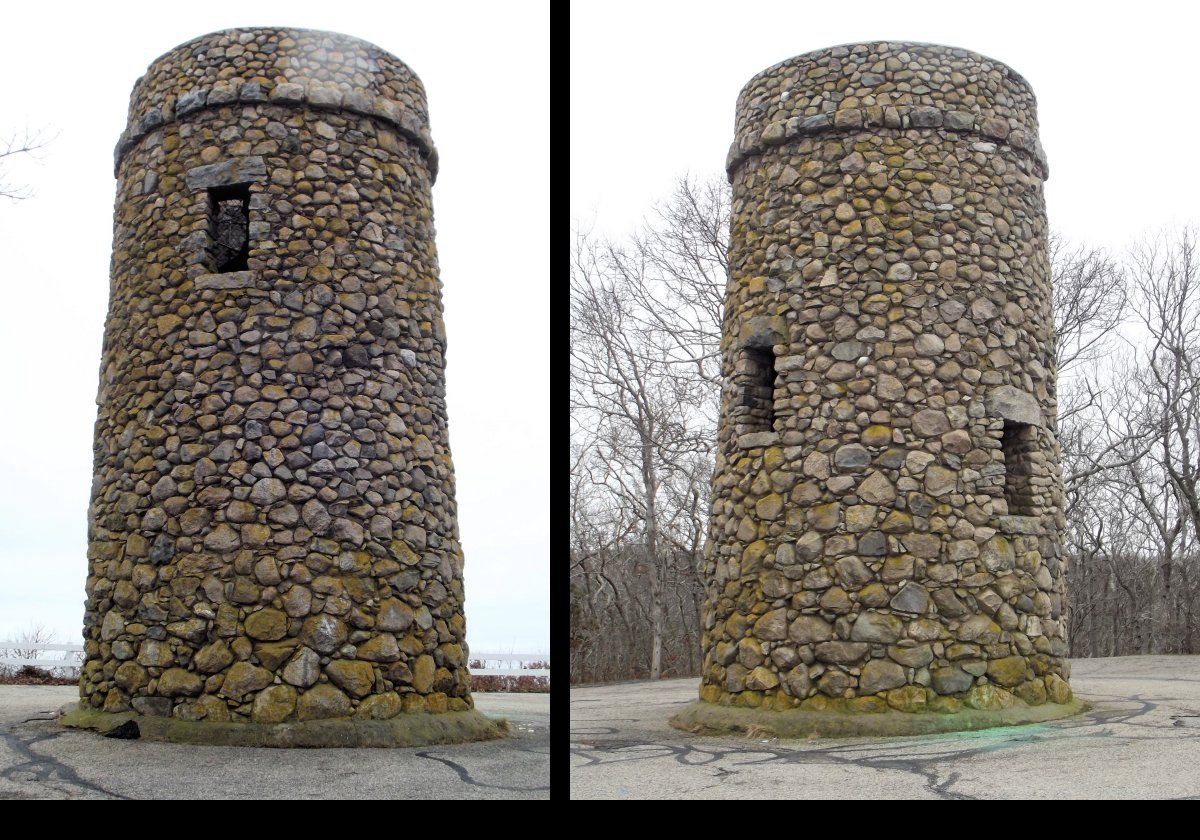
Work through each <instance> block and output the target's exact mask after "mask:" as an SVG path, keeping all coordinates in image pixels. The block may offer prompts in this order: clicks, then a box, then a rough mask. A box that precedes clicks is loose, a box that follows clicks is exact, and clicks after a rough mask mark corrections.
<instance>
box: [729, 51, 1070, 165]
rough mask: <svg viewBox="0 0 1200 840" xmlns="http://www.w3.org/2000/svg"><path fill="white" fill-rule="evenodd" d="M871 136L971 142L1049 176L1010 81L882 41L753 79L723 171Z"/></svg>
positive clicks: (973, 59) (815, 56)
mask: <svg viewBox="0 0 1200 840" xmlns="http://www.w3.org/2000/svg"><path fill="white" fill-rule="evenodd" d="M898 73H900V74H903V76H904V78H903V80H898V79H897V74H898ZM940 82H949V83H950V86H951V88H950V89H949V90H945V89H941V88H939V83H940ZM876 128H889V129H908V128H940V129H944V130H945V131H947V132H962V133H966V134H974V135H977V136H978V138H979V140H981V141H983V142H993V143H1000V144H1003V145H1006V146H1011V147H1013V148H1014V149H1017V150H1020V151H1023V152H1026V153H1027V154H1029V155H1030V156H1031V157H1032V158H1033V160H1034V161H1036V163H1037V165H1038V167H1039V170H1040V174H1041V177H1042V179H1043V180H1045V179H1046V178H1047V177H1049V165H1048V164H1047V162H1046V155H1045V152H1044V151H1043V149H1042V146H1041V141H1040V140H1039V138H1038V132H1037V101H1036V99H1035V98H1034V95H1033V91H1032V89H1031V88H1030V87H1029V83H1028V82H1026V81H1025V79H1024V78H1023V77H1022V76H1021V75H1020V74H1018V73H1017V72H1015V71H1014V70H1012V68H1010V67H1008V66H1006V65H1004V64H1002V63H1000V62H998V61H995V60H994V59H990V58H987V57H986V56H983V55H980V54H979V53H975V52H971V51H969V50H963V49H956V48H953V47H943V46H938V45H936V44H914V43H891V42H883V43H874V44H866V45H845V46H840V47H830V48H828V49H824V50H818V51H816V52H811V53H806V54H805V55H801V56H797V57H796V58H792V59H788V60H787V61H783V62H780V63H779V64H776V65H774V66H773V67H769V68H767V69H766V70H764V71H763V72H761V73H759V74H758V75H756V76H755V77H754V78H753V79H751V80H750V81H749V82H748V83H747V84H746V86H745V87H744V88H742V92H741V94H740V95H739V96H738V104H737V124H736V129H735V140H734V142H733V144H732V145H731V146H730V149H729V155H728V157H727V159H726V163H725V168H726V170H727V171H728V172H729V173H730V174H731V176H732V172H733V170H735V169H736V168H737V167H738V166H740V165H741V163H742V162H743V161H744V160H745V159H746V158H747V157H750V156H752V155H755V154H761V153H762V152H763V151H764V150H765V149H767V148H769V147H771V146H777V145H779V144H781V143H787V142H790V141H792V140H795V139H797V138H799V137H803V136H809V135H815V134H822V133H825V132H833V131H836V132H846V131H869V130H872V129H876Z"/></svg>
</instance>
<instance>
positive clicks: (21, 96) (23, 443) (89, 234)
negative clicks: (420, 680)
mask: <svg viewBox="0 0 1200 840" xmlns="http://www.w3.org/2000/svg"><path fill="white" fill-rule="evenodd" d="M548 21H549V15H548V4H547V3H545V2H539V1H538V0H520V1H519V2H511V3H504V4H499V3H486V2H465V0H456V1H455V2H453V3H430V2H376V3H361V2H348V1H347V0H339V2H332V3H331V2H328V0H323V2H302V1H301V0H292V1H291V2H288V3H284V4H275V3H272V4H266V3H247V2H224V0H206V2H201V3H187V4H178V3H171V2H158V3H120V4H112V3H88V4H84V3H68V4H63V3H44V2H40V3H39V2H35V3H17V4H9V5H7V6H6V7H5V9H4V12H3V25H4V29H5V34H6V37H5V38H4V45H3V48H2V49H0V136H5V135H7V134H8V133H10V132H11V131H12V130H14V129H15V130H21V129H23V128H24V127H26V126H28V127H30V128H35V129H37V128H41V129H44V130H46V131H47V132H48V133H55V132H57V137H56V139H55V140H54V141H53V143H52V144H51V145H50V146H49V147H48V148H47V149H46V150H45V151H44V152H42V153H41V154H40V161H38V162H36V163H33V164H26V163H20V164H15V165H12V166H10V167H9V174H10V176H11V177H12V179H14V180H20V181H23V182H24V183H26V184H27V185H29V186H30V187H32V188H33V189H34V190H35V191H36V194H35V195H34V197H32V198H29V199H27V200H25V201H22V202H19V203H16V204H10V203H8V202H6V201H3V200H0V255H2V260H3V262H2V265H3V269H2V270H0V284H2V288H3V297H2V298H0V640H3V639H5V638H7V637H9V636H10V635H11V634H15V633H17V632H19V631H20V630H22V629H23V628H25V627H27V626H29V625H30V624H33V623H38V624H43V625H45V626H47V627H49V628H52V629H54V630H55V631H57V632H58V634H59V636H60V638H62V639H63V640H75V639H77V638H78V637H79V636H80V630H81V627H82V621H83V600H84V590H83V587H84V580H85V578H86V575H87V560H86V547H87V546H86V541H87V504H88V493H89V487H90V484H91V478H92V425H93V423H94V421H95V418H96V406H95V397H96V386H97V382H98V379H97V377H98V374H99V366H100V342H101V335H102V332H103V326H104V317H105V312H106V309H107V302H108V268H109V250H110V247H111V243H112V208H113V201H114V196H115V183H116V182H115V180H114V179H113V167H112V150H113V145H114V144H115V143H116V140H117V137H118V136H119V135H120V133H121V130H122V128H123V127H124V123H125V115H126V109H127V107H128V104H129V93H130V90H131V89H132V87H133V83H134V81H136V79H137V78H138V77H139V76H140V75H141V74H142V73H143V72H144V71H145V69H146V66H147V65H148V64H149V63H150V62H151V61H152V60H154V59H155V58H156V57H158V56H159V55H161V54H162V53H163V52H166V51H167V50H169V49H170V48H172V47H174V46H176V45H177V44H180V43H182V42H184V41H187V40H189V39H191V38H193V37H196V36H198V35H203V34H205V33H207V32H211V31H214V30H219V29H226V28H231V27H239V26H294V27H302V28H309V29H325V30H333V31H336V32H343V33H346V34H348V35H354V36H357V37H360V38H364V39H366V40H368V41H371V42H372V43H375V44H377V45H378V46H380V47H382V48H383V49H385V50H387V51H389V52H391V53H393V54H394V55H396V56H398V57H399V58H400V59H401V60H402V61H404V62H405V63H406V64H408V65H409V66H410V67H412V68H413V69H414V70H415V71H416V73H417V74H418V75H419V76H420V77H421V79H422V81H423V82H424V84H425V89H426V92H427V94H428V97H429V111H430V121H431V130H432V133H433V139H434V143H435V144H436V145H437V147H438V152H439V155H440V157H441V169H440V172H439V175H438V179H437V183H436V184H435V185H434V188H433V204H434V218H435V224H436V228H437V246H438V253H439V262H440V265H441V278H442V282H443V284H444V303H445V320H446V331H447V335H448V340H449V345H448V352H447V365H448V370H447V401H448V403H449V419H450V445H451V452H452V454H453V457H454V466H455V472H456V477H457V488H458V493H457V496H458V506H459V527H460V531H461V537H462V543H463V550H464V553H465V556H466V573H465V576H466V595H467V605H466V609H467V636H468V641H469V642H470V644H471V646H472V648H474V649H475V650H476V651H482V650H484V649H485V648H487V649H496V648H500V649H502V650H503V651H516V652H531V653H532V652H543V651H548V650H549V613H550V606H549V588H550V587H549V513H548V510H549V492H548V485H549V482H548V477H549V423H548V419H549V404H550V403H549V376H548V374H549V318H548V310H549V306H548V302H549V266H548V261H547V259H546V255H547V253H548V251H549V233H548V229H549V154H550V151H549V23H548Z"/></svg>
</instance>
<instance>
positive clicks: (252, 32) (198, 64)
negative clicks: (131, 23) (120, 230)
mask: <svg viewBox="0 0 1200 840" xmlns="http://www.w3.org/2000/svg"><path fill="white" fill-rule="evenodd" d="M234 62H236V63H234ZM231 68H236V69H237V70H239V71H240V72H239V73H237V74H236V75H230V72H229V71H230V69H231ZM262 102H270V103H271V104H274V105H283V106H293V107H297V108H304V107H308V108H313V109H327V110H340V111H345V112H347V113H352V114H359V115H362V116H365V117H371V118H373V119H376V120H380V121H381V122H383V123H384V124H386V125H388V126H390V127H391V128H392V129H394V130H395V131H396V132H397V133H399V134H400V135H401V136H403V137H404V138H405V139H406V140H408V141H409V142H411V143H413V145H415V146H416V147H417V148H418V149H420V151H421V154H422V155H423V156H424V157H425V159H426V161H427V163H428V165H429V174H430V182H431V183H432V182H433V181H434V180H436V178H437V169H438V157H437V149H436V148H435V147H434V145H433V138H432V137H431V136H430V133H429V115H428V111H427V108H426V104H425V92H424V87H423V86H422V84H421V81H420V79H418V78H417V76H416V74H414V73H413V72H412V70H410V69H409V68H408V67H407V65H405V64H404V63H403V62H401V61H399V60H398V59H396V58H395V57H394V56H391V55H389V54H388V53H386V52H384V51H383V50H380V49H379V48H378V47H376V46H375V45H374V44H370V43H368V42H366V41H362V40H359V39H358V38H352V37H349V36H346V35H341V34H338V33H332V32H319V31H313V30H306V29H288V30H279V29H235V30H227V31H225V32H217V33H213V34H211V35H205V36H202V37H200V38H196V39H193V40H192V41H189V42H188V43H186V44H181V45H180V46H178V47H176V48H175V49H173V50H170V51H169V52H167V53H165V54H164V55H162V56H160V57H159V58H158V59H156V60H155V61H154V63H153V64H152V65H151V68H150V71H149V72H148V73H147V74H146V75H145V76H143V77H142V78H141V79H139V80H138V82H137V84H136V85H135V87H134V92H133V96H132V97H131V100H130V105H129V119H128V123H127V125H126V128H125V130H124V131H123V132H122V133H121V137H120V139H119V140H118V141H117V145H116V148H115V150H114V155H113V156H114V166H116V167H117V168H118V169H119V167H120V165H121V160H122V159H123V158H124V156H125V155H126V153H127V152H128V150H129V149H130V148H131V147H132V146H134V145H136V144H137V143H138V142H139V141H140V140H141V138H142V137H144V136H145V135H146V134H149V133H150V132H152V131H154V130H155V129H158V128H161V127H162V126H163V125H165V124H167V123H170V122H173V121H175V120H178V119H183V118H184V117H186V116H188V115H189V114H192V113H193V112H196V111H200V110H203V109H205V108H220V107H227V106H229V107H232V106H235V105H238V104H252V103H262Z"/></svg>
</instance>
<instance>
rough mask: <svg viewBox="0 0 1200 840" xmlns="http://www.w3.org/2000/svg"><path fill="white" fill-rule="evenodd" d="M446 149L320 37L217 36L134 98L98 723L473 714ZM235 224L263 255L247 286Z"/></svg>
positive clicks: (112, 315)
mask: <svg viewBox="0 0 1200 840" xmlns="http://www.w3.org/2000/svg"><path fill="white" fill-rule="evenodd" d="M427 125H428V118H427V114H426V105H425V93H424V89H423V87H422V85H421V82H420V80H419V79H418V78H417V77H416V76H415V75H414V74H413V73H412V71H411V70H409V69H408V68H407V67H406V66H405V65H404V64H402V63H401V62H400V61H399V60H397V59H396V58H395V57H393V56H391V55H389V54H387V53H386V52H383V51H382V50H380V49H378V48H377V47H375V46H373V45H371V44H368V43H366V42H363V41H360V40H357V39H354V38H349V37H346V36H342V35H335V34H332V33H326V32H313V31H307V30H294V29H274V28H267V29H243V30H228V31H223V32H217V33H213V34H210V35H206V36H203V37H201V38H197V39H195V40H193V41H189V42H188V43H186V44H183V45H181V46H179V47H176V48H175V49H173V50H171V51H170V52H168V53H166V54H165V55H163V56H161V57H160V58H159V59H157V60H156V61H155V62H154V63H153V64H151V66H150V68H149V69H148V71H147V73H146V75H145V76H143V77H142V78H141V79H140V80H139V81H138V82H137V84H136V86H135V88H134V91H133V95H132V99H131V104H130V110H129V122H128V127H127V129H126V131H125V132H124V133H123V134H122V136H121V139H120V141H119V142H118V144H117V150H116V176H117V182H118V183H117V199H116V210H115V220H114V233H113V256H112V266H111V288H110V300H109V312H108V318H107V321H106V323H105V333H104V347H103V356H102V361H101V369H100V388H99V396H98V400H97V402H98V404H99V411H98V419H97V421H96V434H95V479H94V482H93V487H92V501H91V507H90V511H89V518H90V524H89V534H88V539H89V547H88V558H89V575H88V581H87V605H86V614H85V621H84V624H85V636H86V656H87V659H86V663H85V665H84V667H83V672H82V678H81V682H80V690H81V695H82V698H83V702H82V706H83V707H85V708H90V709H98V710H103V711H105V712H126V711H133V712H136V713H138V714H140V715H143V716H147V717H168V718H174V719H181V720H184V721H201V722H224V721H234V722H237V721H253V722H257V723H264V724H274V723H278V722H282V721H294V720H299V721H308V720H315V719H324V718H344V717H350V716H357V717H359V718H370V719H388V718H393V717H395V716H397V715H401V714H402V713H403V712H414V711H418V712H419V711H430V712H446V711H450V712H462V711H465V710H468V709H470V708H471V705H472V704H471V695H470V683H469V676H468V673H467V668H466V663H467V647H466V639H465V628H464V617H463V583H462V566H463V558H462V552H461V549H460V545H459V541H458V528H457V524H456V514H455V503H454V476H453V469H452V465H451V460H450V449H449V441H448V436H447V422H446V404H445V388H444V383H445V380H444V361H445V356H444V354H445V348H446V337H445V333H444V329H443V324H442V306H441V297H440V289H441V285H440V281H439V278H438V264H437V253H436V249H435V246H434V228H433V211H432V204H431V195H430V187H431V185H432V183H433V179H434V177H435V174H436V152H435V151H434V148H433V144H432V142H431V140H430V138H429V131H428V127H427ZM223 201H225V202H232V204H231V206H230V212H231V214H232V216H231V218H232V219H233V223H232V225H233V227H234V228H236V227H237V225H238V221H237V219H238V215H239V214H240V213H244V214H245V217H244V218H243V219H242V220H241V221H242V223H244V225H245V229H246V231H247V232H248V240H249V241H248V243H247V246H246V248H245V251H244V253H243V256H242V259H243V260H244V265H241V266H238V267H235V268H233V269H228V268H227V269H226V270H221V266H220V265H219V263H220V262H221V260H222V259H223V257H222V256H220V254H219V252H220V246H221V242H222V237H223V236H224V235H225V233H226V231H225V229H224V228H223V227H221V226H222V225H224V224H225V222H224V221H223V220H222V221H221V222H220V224H218V222H217V218H216V210H217V208H218V206H219V205H221V203H222V202H223ZM222 219H224V217H222ZM235 233H236V230H235ZM233 251H236V245H235V246H234V247H233ZM233 251H230V253H232V252H233Z"/></svg>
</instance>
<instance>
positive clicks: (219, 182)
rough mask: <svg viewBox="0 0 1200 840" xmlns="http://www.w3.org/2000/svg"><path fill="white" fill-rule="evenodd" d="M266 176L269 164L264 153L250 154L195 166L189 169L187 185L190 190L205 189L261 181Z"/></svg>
mask: <svg viewBox="0 0 1200 840" xmlns="http://www.w3.org/2000/svg"><path fill="white" fill-rule="evenodd" d="M266 177H267V166H266V163H265V162H264V161H263V158H262V155H248V156H246V157H236V158H230V159H229V160H224V161H221V162H220V163H210V164H207V165H205V166H196V167H193V168H192V169H189V170H188V171H187V185H188V189H190V190H203V189H208V188H210V187H227V186H229V185H231V184H245V183H247V182H249V181H260V180H262V179H264V178H266Z"/></svg>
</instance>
